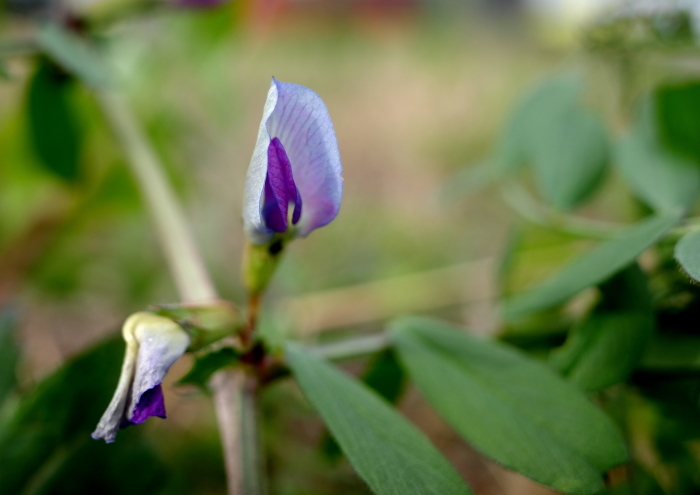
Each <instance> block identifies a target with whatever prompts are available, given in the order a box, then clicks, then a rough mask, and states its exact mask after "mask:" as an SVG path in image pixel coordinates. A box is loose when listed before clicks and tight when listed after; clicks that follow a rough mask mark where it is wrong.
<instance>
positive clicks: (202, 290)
mask: <svg viewBox="0 0 700 495" xmlns="http://www.w3.org/2000/svg"><path fill="white" fill-rule="evenodd" d="M97 95H98V98H99V100H100V103H101V105H102V109H103V111H104V113H105V115H106V116H107V119H108V120H109V122H110V124H111V125H112V128H113V130H114V132H115V133H116V135H117V138H118V139H119V140H120V141H121V143H122V146H124V149H125V151H126V153H127V155H128V158H129V160H128V161H129V165H130V167H131V171H132V172H133V174H134V176H135V177H136V180H137V182H138V184H139V187H140V188H141V193H142V194H143V197H144V200H145V201H146V204H147V205H148V208H149V211H150V213H151V217H152V219H153V223H154V225H155V227H156V230H157V232H158V238H159V239H160V244H161V249H162V250H163V252H164V254H165V259H166V261H167V263H168V268H169V269H170V273H171V274H172V275H173V278H174V279H175V285H176V286H177V290H178V292H179V294H180V297H181V298H182V299H183V302H202V301H204V302H206V301H212V300H215V299H218V297H217V294H216V289H215V288H214V284H212V281H211V279H210V278H209V274H208V273H207V270H206V267H205V266H204V261H203V260H202V257H201V256H200V254H199V251H198V249H197V246H196V244H195V242H194V239H193V238H192V236H191V234H190V232H189V229H188V228H187V224H186V222H185V219H184V214H183V212H182V210H181V209H180V206H179V205H178V203H177V200H176V199H175V194H174V193H173V191H172V189H171V188H170V186H169V184H168V182H167V179H166V178H165V174H164V173H163V169H162V166H161V164H160V162H159V160H158V157H157V156H156V154H155V152H154V151H153V148H152V147H151V146H150V145H149V143H148V141H147V140H146V139H145V137H144V135H143V133H142V132H141V129H140V128H139V126H138V123H137V122H136V119H135V118H134V116H133V115H132V114H131V112H129V107H128V106H127V103H126V101H125V99H124V98H123V97H122V96H121V95H120V94H118V93H116V92H112V91H106V90H103V91H100V92H98V93H97Z"/></svg>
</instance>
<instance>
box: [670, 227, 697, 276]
mask: <svg viewBox="0 0 700 495" xmlns="http://www.w3.org/2000/svg"><path fill="white" fill-rule="evenodd" d="M674 255H675V257H676V259H677V260H678V263H680V264H681V266H682V267H683V270H684V271H685V273H687V274H688V275H690V276H691V277H693V278H694V279H695V280H698V281H700V230H696V231H695V232H690V233H688V234H686V235H684V236H683V237H682V238H681V240H680V241H678V243H677V244H676V248H675V251H674Z"/></svg>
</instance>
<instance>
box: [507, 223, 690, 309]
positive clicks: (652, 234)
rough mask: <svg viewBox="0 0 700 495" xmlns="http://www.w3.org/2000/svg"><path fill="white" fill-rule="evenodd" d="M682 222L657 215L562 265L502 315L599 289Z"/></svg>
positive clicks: (510, 302)
mask: <svg viewBox="0 0 700 495" xmlns="http://www.w3.org/2000/svg"><path fill="white" fill-rule="evenodd" d="M680 218H681V214H680V212H667V213H660V214H658V215H655V216H652V217H650V218H648V219H645V220H643V221H641V222H638V223H636V224H634V225H632V226H630V227H628V228H626V229H625V230H624V231H623V232H621V233H619V234H618V235H617V236H615V237H614V238H612V239H610V240H608V241H605V242H602V243H600V244H599V245H597V246H596V247H594V248H593V249H592V250H590V251H589V252H587V253H586V254H584V255H582V256H581V257H579V258H577V259H575V260H573V261H572V262H570V263H569V264H567V265H565V266H564V267H563V268H562V269H561V270H559V271H558V272H557V273H555V274H554V275H552V276H551V277H549V278H548V279H547V280H545V281H544V282H543V283H542V284H540V285H538V286H537V287H535V288H534V289H532V290H530V291H528V292H525V293H523V294H519V295H516V296H513V297H511V298H510V299H507V300H506V301H505V303H504V307H503V314H504V317H505V318H506V319H509V320H516V319H519V318H522V317H524V316H527V315H528V314H530V313H532V312H535V311H539V310H543V309H546V308H549V307H551V306H554V305H556V304H560V303H563V302H565V301H567V300H568V299H569V298H571V297H573V296H575V295H576V294H578V293H579V292H581V291H582V290H583V289H586V288H588V287H591V286H594V285H598V284H600V283H601V282H603V281H605V280H606V279H608V278H610V277H611V276H612V275H614V274H615V273H617V272H618V271H620V270H621V269H623V268H624V267H625V266H627V265H629V264H630V263H632V262H633V261H634V260H635V259H636V258H637V256H639V255H640V254H641V253H642V252H643V251H644V250H645V249H646V248H648V247H649V246H650V245H651V244H653V243H654V242H655V241H656V240H657V239H658V238H659V237H660V236H661V235H662V234H663V233H664V232H665V231H666V230H667V229H669V228H670V227H671V226H673V225H674V224H675V223H677V222H678V221H679V220H680Z"/></svg>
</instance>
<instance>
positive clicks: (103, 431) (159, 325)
mask: <svg viewBox="0 0 700 495" xmlns="http://www.w3.org/2000/svg"><path fill="white" fill-rule="evenodd" d="M122 335H123V337H124V340H125V341H126V354H125V356H124V363H123V364H122V371H121V375H120V377H119V383H118V384H117V390H116V391H115V392H114V396H113V397H112V401H111V402H110V403H109V406H107V410H106V411H105V413H104V414H103V415H102V419H100V422H99V423H98V424H97V428H96V429H95V431H94V432H93V433H92V438H94V439H96V440H97V439H103V440H104V441H105V442H108V443H110V442H113V441H114V440H115V438H116V436H117V431H118V430H119V429H120V428H125V427H126V426H129V425H132V424H138V423H143V422H144V421H145V420H146V419H147V418H149V417H151V416H159V417H161V418H165V402H164V400H163V391H162V388H161V383H162V382H163V378H164V377H165V374H166V373H167V372H168V370H169V369H170V367H171V366H172V365H173V363H174V362H175V361H177V359H178V358H179V357H180V356H182V355H183V354H184V352H185V350H186V349H187V346H188V345H189V343H190V337H189V335H188V334H187V333H186V332H185V331H184V330H183V329H182V327H180V325H178V324H177V323H175V322H174V321H172V320H171V319H169V318H165V317H163V316H158V315H156V314H153V313H149V312H145V311H141V312H138V313H134V314H133V315H131V316H130V317H129V318H127V320H126V322H124V326H123V327H122Z"/></svg>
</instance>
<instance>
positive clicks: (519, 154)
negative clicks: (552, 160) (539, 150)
mask: <svg viewBox="0 0 700 495" xmlns="http://www.w3.org/2000/svg"><path fill="white" fill-rule="evenodd" d="M580 91H581V81H580V79H579V78H578V77H576V76H573V75H571V74H565V75H561V76H558V77H553V78H551V79H548V80H546V81H544V82H543V83H541V84H539V85H538V86H537V87H535V88H534V89H533V90H532V91H531V92H530V93H528V94H527V95H526V96H525V97H524V98H523V99H522V101H520V102H519V103H518V105H517V106H516V108H515V110H514V111H513V113H512V115H511V116H510V118H509V119H508V122H507V123H506V125H505V126H504V128H503V131H502V132H501V135H500V137H499V140H498V143H497V145H496V150H495V162H496V165H497V166H498V168H499V169H500V170H502V171H504V172H512V171H514V170H516V169H517V168H518V167H520V166H521V165H523V164H525V162H527V161H528V160H529V159H530V155H531V151H532V147H533V145H534V144H533V143H534V142H535V141H537V140H538V139H539V138H540V136H541V135H542V134H544V133H546V132H548V127H549V125H550V123H551V122H552V121H555V120H557V119H558V118H559V117H560V116H561V115H562V114H565V113H566V112H568V111H569V109H570V108H571V107H572V106H573V105H574V104H575V102H576V99H577V98H578V95H579V92H580Z"/></svg>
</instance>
